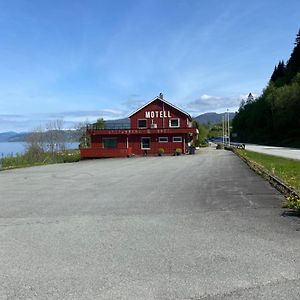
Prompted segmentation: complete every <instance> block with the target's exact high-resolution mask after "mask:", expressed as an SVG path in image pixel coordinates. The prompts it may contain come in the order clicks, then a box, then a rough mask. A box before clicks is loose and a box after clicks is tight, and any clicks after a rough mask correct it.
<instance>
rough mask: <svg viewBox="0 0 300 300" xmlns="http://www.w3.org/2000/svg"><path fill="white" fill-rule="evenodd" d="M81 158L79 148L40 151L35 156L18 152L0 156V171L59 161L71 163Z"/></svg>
mask: <svg viewBox="0 0 300 300" xmlns="http://www.w3.org/2000/svg"><path fill="white" fill-rule="evenodd" d="M79 160H80V152H79V150H77V149H74V150H65V151H61V152H56V153H49V152H40V153H38V155H34V156H32V155H29V153H25V154H23V155H19V154H17V155H14V156H6V157H3V158H0V171H4V170H9V169H16V168H26V167H32V166H41V165H49V164H57V163H70V162H77V161H79Z"/></svg>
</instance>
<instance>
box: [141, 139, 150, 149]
mask: <svg viewBox="0 0 300 300" xmlns="http://www.w3.org/2000/svg"><path fill="white" fill-rule="evenodd" d="M143 139H149V145H150V147H149V148H143ZM141 149H142V150H150V149H151V138H150V137H148V136H143V137H141Z"/></svg>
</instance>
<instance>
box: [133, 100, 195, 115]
mask: <svg viewBox="0 0 300 300" xmlns="http://www.w3.org/2000/svg"><path fill="white" fill-rule="evenodd" d="M156 100H160V101H162V102H164V103H165V104H167V105H169V106H171V107H173V108H175V109H176V110H179V111H180V112H181V113H183V114H184V115H186V116H187V117H188V118H189V119H192V117H191V115H190V114H188V113H187V112H185V111H184V110H182V109H181V108H179V107H177V106H176V105H174V104H172V103H170V102H168V101H166V100H165V99H163V98H161V97H159V96H157V97H155V98H154V99H152V100H151V101H149V102H147V103H146V104H144V105H143V106H141V107H140V108H139V109H137V110H136V111H134V112H133V113H131V114H130V115H129V116H128V118H131V117H132V116H133V115H135V114H136V113H138V112H139V111H140V110H142V109H144V108H145V107H146V106H148V105H149V104H151V103H152V102H154V101H156Z"/></svg>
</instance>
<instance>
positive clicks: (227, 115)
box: [227, 109, 230, 146]
mask: <svg viewBox="0 0 300 300" xmlns="http://www.w3.org/2000/svg"><path fill="white" fill-rule="evenodd" d="M227 117H228V146H230V126H229V111H228V109H227Z"/></svg>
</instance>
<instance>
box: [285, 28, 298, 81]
mask: <svg viewBox="0 0 300 300" xmlns="http://www.w3.org/2000/svg"><path fill="white" fill-rule="evenodd" d="M299 72H300V30H299V32H298V34H297V37H296V40H295V47H294V49H293V52H292V54H291V57H290V59H289V60H288V62H287V65H286V79H287V80H286V81H287V83H290V82H291V81H292V80H293V78H294V77H295V76H296V75H297V73H299Z"/></svg>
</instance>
